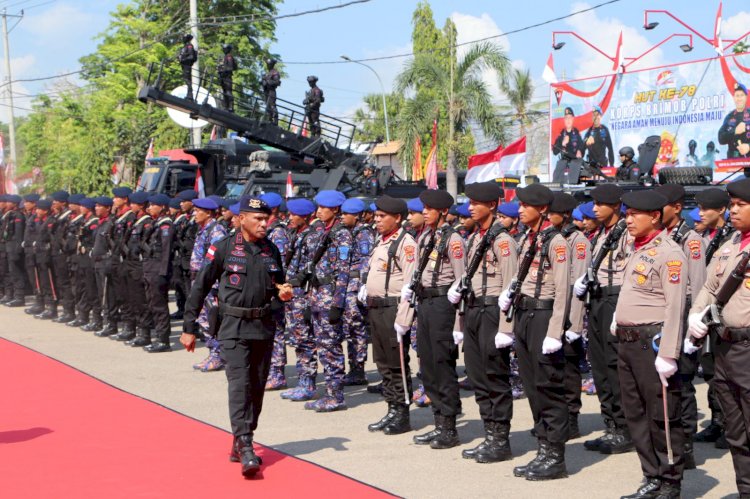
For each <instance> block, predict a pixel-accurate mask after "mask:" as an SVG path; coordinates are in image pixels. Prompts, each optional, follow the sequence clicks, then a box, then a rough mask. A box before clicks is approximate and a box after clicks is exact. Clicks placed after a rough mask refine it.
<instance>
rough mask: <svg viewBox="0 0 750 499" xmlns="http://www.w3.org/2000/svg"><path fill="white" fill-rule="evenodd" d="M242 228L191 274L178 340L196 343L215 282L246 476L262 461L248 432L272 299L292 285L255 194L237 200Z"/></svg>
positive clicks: (256, 406) (237, 450)
mask: <svg viewBox="0 0 750 499" xmlns="http://www.w3.org/2000/svg"><path fill="white" fill-rule="evenodd" d="M240 210H241V212H240V215H239V217H240V220H241V230H240V231H239V232H238V233H237V234H236V235H235V236H232V237H227V238H225V239H222V240H221V241H219V242H218V243H217V244H216V245H212V246H211V247H210V248H209V250H208V252H207V253H206V256H207V258H208V260H209V262H208V264H207V265H206V266H205V267H204V268H203V270H202V271H201V272H200V273H199V274H198V275H197V276H196V278H195V282H194V285H193V288H192V289H191V291H190V296H189V298H188V302H187V304H186V307H185V323H184V333H183V334H182V336H181V337H180V342H181V343H182V344H183V345H184V346H185V348H186V349H187V350H188V351H189V352H190V351H193V350H194V348H195V333H196V329H197V326H196V318H197V316H198V312H199V311H200V309H201V307H202V306H203V302H204V299H205V297H206V296H207V295H208V293H209V291H210V290H211V289H212V287H213V286H214V283H215V282H216V281H217V280H218V281H219V306H220V308H221V314H222V321H221V327H220V329H219V333H218V335H219V340H220V341H221V343H222V352H223V356H224V359H225V360H226V362H227V369H226V373H227V381H228V384H229V386H228V392H229V418H230V420H231V424H232V435H233V436H234V442H233V445H232V452H231V457H230V460H231V461H235V462H237V461H239V462H241V465H242V475H243V476H245V477H251V476H253V475H255V473H257V471H258V470H259V469H260V464H261V460H260V458H258V457H257V456H256V455H255V452H254V451H253V433H254V432H255V430H256V429H257V427H258V418H259V416H260V413H261V408H262V406H263V393H264V390H263V387H264V385H265V383H266V378H267V377H268V370H269V361H270V358H271V349H272V348H273V335H274V333H275V330H276V324H275V321H274V320H273V317H272V316H271V310H270V309H271V302H272V301H274V300H277V299H278V300H281V301H287V300H289V299H290V298H291V294H292V290H291V288H290V287H289V286H288V285H285V284H283V283H284V272H283V270H282V262H281V257H280V255H279V252H278V250H277V249H276V247H275V246H274V245H273V244H272V243H271V242H270V241H269V240H268V239H267V238H266V227H267V222H268V216H269V213H270V210H269V208H268V206H267V205H266V204H265V203H264V202H263V201H261V200H260V199H257V198H252V197H249V196H243V197H242V198H241V199H240Z"/></svg>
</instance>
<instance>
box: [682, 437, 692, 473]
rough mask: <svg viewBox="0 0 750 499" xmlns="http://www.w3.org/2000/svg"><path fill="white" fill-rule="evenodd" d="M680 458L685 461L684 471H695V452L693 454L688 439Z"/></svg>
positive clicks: (690, 442)
mask: <svg viewBox="0 0 750 499" xmlns="http://www.w3.org/2000/svg"><path fill="white" fill-rule="evenodd" d="M682 457H683V458H684V460H685V469H686V470H694V469H695V452H693V442H692V441H691V440H690V439H689V438H688V440H687V441H686V442H685V445H684V447H683V450H682Z"/></svg>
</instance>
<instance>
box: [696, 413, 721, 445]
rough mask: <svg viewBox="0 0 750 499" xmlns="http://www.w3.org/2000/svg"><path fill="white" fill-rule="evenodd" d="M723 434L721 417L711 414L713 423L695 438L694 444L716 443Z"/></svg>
mask: <svg viewBox="0 0 750 499" xmlns="http://www.w3.org/2000/svg"><path fill="white" fill-rule="evenodd" d="M723 432H724V429H723V428H722V425H721V421H720V418H719V416H718V415H717V414H711V423H710V424H709V425H708V426H706V427H705V428H704V429H703V430H701V431H699V432H698V433H696V434H695V435H694V436H693V442H716V441H717V440H718V439H719V437H720V436H721V434H722V433H723Z"/></svg>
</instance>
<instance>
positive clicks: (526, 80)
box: [498, 68, 534, 136]
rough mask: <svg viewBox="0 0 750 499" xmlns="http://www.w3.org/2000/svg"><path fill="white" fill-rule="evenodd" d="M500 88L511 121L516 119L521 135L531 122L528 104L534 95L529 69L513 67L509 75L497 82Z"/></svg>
mask: <svg viewBox="0 0 750 499" xmlns="http://www.w3.org/2000/svg"><path fill="white" fill-rule="evenodd" d="M498 83H499V85H500V90H502V91H503V93H504V94H505V95H506V97H507V98H508V101H509V102H508V106H507V108H510V114H511V118H512V121H517V122H518V125H519V131H520V134H521V136H523V135H526V127H527V126H528V125H530V124H531V121H532V119H531V116H530V114H529V105H530V103H531V99H532V98H533V96H534V82H533V80H532V78H531V74H530V73H529V70H528V69H527V70H526V71H522V70H520V69H518V68H513V70H512V71H511V74H510V77H509V78H507V79H506V80H503V79H501V80H500V81H499V82H498ZM501 109H502V108H501Z"/></svg>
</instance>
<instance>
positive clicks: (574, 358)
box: [563, 338, 586, 416]
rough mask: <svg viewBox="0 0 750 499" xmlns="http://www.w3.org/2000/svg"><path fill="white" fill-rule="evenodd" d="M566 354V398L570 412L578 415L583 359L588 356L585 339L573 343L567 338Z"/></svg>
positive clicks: (564, 348) (564, 345)
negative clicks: (584, 343) (584, 346)
mask: <svg viewBox="0 0 750 499" xmlns="http://www.w3.org/2000/svg"><path fill="white" fill-rule="evenodd" d="M563 353H564V354H565V400H566V402H567V404H568V413H569V414H570V415H571V416H578V414H580V412H581V406H582V403H581V359H583V358H584V357H585V356H586V352H585V350H584V348H583V340H582V339H581V338H579V339H577V340H576V341H574V342H573V343H569V342H568V341H567V340H565V341H564V343H563Z"/></svg>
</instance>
